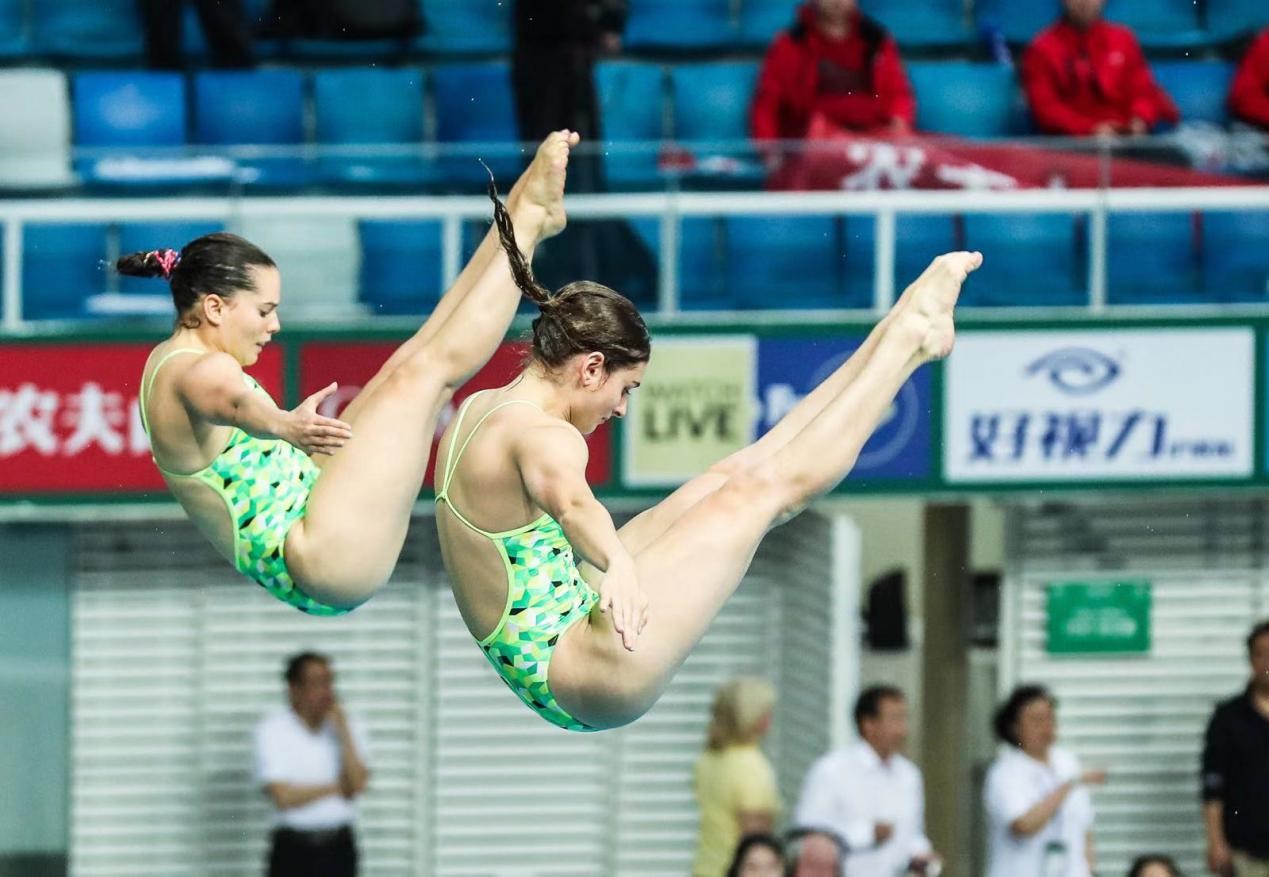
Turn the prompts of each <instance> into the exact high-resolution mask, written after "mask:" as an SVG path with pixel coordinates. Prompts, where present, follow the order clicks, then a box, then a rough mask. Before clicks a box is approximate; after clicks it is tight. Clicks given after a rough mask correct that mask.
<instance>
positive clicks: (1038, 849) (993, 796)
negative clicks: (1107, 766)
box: [983, 746, 1093, 877]
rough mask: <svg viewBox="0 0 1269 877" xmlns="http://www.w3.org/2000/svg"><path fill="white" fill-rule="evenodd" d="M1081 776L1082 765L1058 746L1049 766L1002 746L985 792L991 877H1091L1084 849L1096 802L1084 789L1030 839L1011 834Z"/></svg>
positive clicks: (1074, 793) (1070, 796)
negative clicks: (1054, 793)
mask: <svg viewBox="0 0 1269 877" xmlns="http://www.w3.org/2000/svg"><path fill="white" fill-rule="evenodd" d="M1080 773H1081V771H1080V764H1079V760H1078V759H1076V757H1075V756H1074V755H1073V754H1071V753H1070V752H1067V751H1066V750H1064V749H1059V748H1058V747H1056V746H1054V747H1053V748H1051V749H1050V750H1049V761H1048V763H1047V764H1046V763H1044V762H1042V761H1037V760H1036V759H1034V758H1032V757H1031V756H1029V755H1027V754H1026V753H1025V752H1023V751H1022V750H1021V749H1018V748H1016V747H1014V746H1002V747H1001V750H1000V754H999V755H998V756H997V757H996V760H995V761H993V762H992V765H991V768H990V769H989V770H988V771H987V782H986V785H985V787H984V789H983V803H984V804H985V805H986V808H987V823H988V832H989V833H988V840H989V844H990V846H989V853H988V859H987V877H1090V875H1089V870H1088V857H1087V855H1086V851H1085V848H1086V846H1087V835H1088V832H1089V830H1090V829H1091V828H1092V827H1093V799H1092V796H1091V795H1089V793H1088V789H1087V788H1085V787H1084V786H1080V785H1077V786H1076V787H1075V788H1074V789H1072V790H1071V791H1070V793H1069V794H1068V795H1067V796H1066V800H1065V801H1063V803H1062V806H1061V808H1060V809H1059V810H1058V812H1057V814H1056V815H1054V817H1053V818H1052V819H1051V820H1049V824H1048V825H1046V826H1044V828H1042V829H1040V831H1038V832H1036V833H1035V834H1033V835H1031V836H1030V837H1018V836H1017V835H1015V834H1014V833H1013V832H1012V831H1011V830H1010V829H1009V826H1010V824H1011V823H1013V822H1014V821H1015V820H1017V819H1018V817H1020V816H1022V815H1023V814H1025V813H1026V812H1027V811H1028V810H1030V809H1031V808H1032V807H1034V806H1035V805H1036V804H1039V803H1040V801H1042V800H1043V799H1044V798H1045V797H1046V796H1047V795H1048V794H1049V793H1050V792H1052V791H1053V790H1054V789H1056V788H1057V787H1058V786H1060V785H1061V784H1062V783H1064V782H1066V781H1067V780H1072V779H1078V778H1079V776H1080ZM1059 849H1060V850H1062V851H1063V852H1059V851H1058V850H1059Z"/></svg>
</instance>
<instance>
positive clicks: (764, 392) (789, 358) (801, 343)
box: [755, 337, 933, 480]
mask: <svg viewBox="0 0 1269 877" xmlns="http://www.w3.org/2000/svg"><path fill="white" fill-rule="evenodd" d="M862 343H863V339H862V338H858V337H855V338H841V337H825V338H774V339H767V338H764V339H762V340H760V341H759V342H758V410H759V416H758V424H757V426H758V428H757V433H756V435H755V438H756V437H757V436H759V435H762V434H764V433H766V432H767V430H769V429H771V427H773V426H775V425H776V423H778V422H779V421H780V419H781V418H782V417H784V415H786V414H787V413H788V412H789V411H790V410H791V409H792V408H793V406H795V405H796V404H797V403H798V402H800V401H801V400H802V399H803V398H805V397H806V395H807V394H808V393H810V392H811V391H812V390H813V389H815V388H816V387H817V386H819V385H820V384H821V383H822V382H823V381H824V380H825V379H826V378H828V377H829V375H831V374H832V373H833V372H834V371H836V370H837V368H838V367H839V366H841V365H842V364H843V363H844V362H846V360H847V359H848V358H849V357H850V355H851V354H852V353H854V352H855V350H856V349H857V348H858V347H859V345H860V344H862ZM932 375H933V370H932V369H929V368H923V369H921V370H919V371H918V372H917V373H916V374H915V375H913V377H912V379H911V380H909V381H908V383H907V384H905V385H904V387H903V389H902V390H900V391H899V395H898V397H897V398H896V399H895V402H894V404H893V405H892V406H891V407H890V413H889V414H887V415H886V418H885V420H884V421H882V423H881V425H880V426H879V427H878V428H877V431H876V432H875V433H873V436H872V438H870V439H869V440H868V442H867V443H866V444H865V445H864V449H863V451H862V452H861V453H860V455H859V460H858V461H856V463H855V468H854V469H853V470H851V473H850V478H852V479H864V478H878V479H905V480H906V479H924V478H928V477H930V475H931V474H932V473H931V470H932V468H933V465H932V450H931V439H930V420H931V416H930V407H931V390H930V381H931V376H932Z"/></svg>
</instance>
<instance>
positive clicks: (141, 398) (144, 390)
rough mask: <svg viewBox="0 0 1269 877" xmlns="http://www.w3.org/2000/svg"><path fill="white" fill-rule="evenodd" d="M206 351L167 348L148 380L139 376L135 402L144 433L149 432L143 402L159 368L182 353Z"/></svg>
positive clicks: (150, 389) (201, 352) (151, 387)
mask: <svg viewBox="0 0 1269 877" xmlns="http://www.w3.org/2000/svg"><path fill="white" fill-rule="evenodd" d="M206 352H207V351H205V350H199V349H198V348H197V347H178V348H176V349H175V350H169V351H168V352H167V353H165V354H163V356H162V357H161V358H160V359H159V361H158V362H156V363H155V364H154V368H152V369H151V370H150V379H149V381H148V382H147V381H146V379H145V377H144V376H143V377H142V378H141V392H140V393H139V394H138V396H137V403H138V405H139V407H140V409H141V428H142V429H144V430H145V434H146V435H149V434H150V419H149V418H148V417H147V416H146V413H145V403H146V402H147V401H148V400H149V398H150V392H151V391H152V390H153V389H154V379H155V378H156V377H157V376H158V374H159V369H161V368H163V366H164V365H165V364H166V363H167V361H168V360H169V359H171V358H172V357H174V356H179V355H180V354H182V353H197V354H200V355H201V354H203V353H206Z"/></svg>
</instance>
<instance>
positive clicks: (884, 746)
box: [794, 685, 938, 877]
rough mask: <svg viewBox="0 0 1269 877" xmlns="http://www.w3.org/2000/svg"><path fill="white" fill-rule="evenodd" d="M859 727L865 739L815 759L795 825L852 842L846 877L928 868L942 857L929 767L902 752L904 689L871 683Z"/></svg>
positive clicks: (885, 876)
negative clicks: (931, 816) (933, 842)
mask: <svg viewBox="0 0 1269 877" xmlns="http://www.w3.org/2000/svg"><path fill="white" fill-rule="evenodd" d="M855 727H856V728H857V729H858V730H859V737H860V740H859V741H858V742H856V743H852V744H850V745H848V746H845V747H843V748H842V749H839V750H836V751H834V752H830V753H828V754H827V755H825V756H823V757H822V758H820V759H819V761H817V762H816V763H815V764H814V765H812V767H811V770H810V772H809V773H808V774H807V776H806V781H805V783H804V784H803V786H802V796H801V799H800V800H799V801H798V806H797V811H796V814H795V817H794V825H795V826H797V827H798V828H803V829H812V830H817V831H823V832H826V833H828V834H830V835H835V836H837V837H840V838H841V839H842V840H843V841H845V844H846V847H847V849H848V850H849V855H847V857H846V863H845V868H844V870H843V873H844V874H845V875H846V877H902V875H904V874H907V873H908V872H909V871H916V872H917V873H926V871H927V869H930V865H931V863H933V862H936V861H938V856H937V855H935V854H934V852H933V850H932V849H931V847H930V841H929V839H928V838H927V837H926V836H925V791H924V788H923V784H922V779H921V772H920V770H918V769H917V767H916V765H914V764H913V763H912V762H910V761H908V759H906V758H904V757H903V755H902V754H901V751H902V749H903V746H904V743H905V742H906V741H907V737H908V705H907V702H906V699H905V698H904V696H903V692H902V691H900V690H899V689H898V688H894V687H893V686H889V685H877V686H873V687H871V688H867V689H865V690H864V691H863V693H862V694H860V695H859V699H858V700H857V701H856V702H855ZM930 870H933V869H930Z"/></svg>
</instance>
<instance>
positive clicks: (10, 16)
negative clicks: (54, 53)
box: [0, 0, 30, 58]
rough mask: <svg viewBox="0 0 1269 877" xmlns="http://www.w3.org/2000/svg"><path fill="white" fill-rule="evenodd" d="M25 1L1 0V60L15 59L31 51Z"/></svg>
mask: <svg viewBox="0 0 1269 877" xmlns="http://www.w3.org/2000/svg"><path fill="white" fill-rule="evenodd" d="M27 31H28V29H27V20H26V3H25V2H24V0H0V58H14V57H18V56H21V55H24V54H26V53H27V52H28V51H29V50H30V40H29V34H28V32H27Z"/></svg>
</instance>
